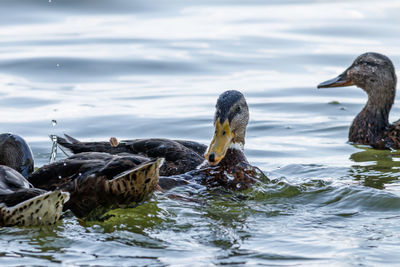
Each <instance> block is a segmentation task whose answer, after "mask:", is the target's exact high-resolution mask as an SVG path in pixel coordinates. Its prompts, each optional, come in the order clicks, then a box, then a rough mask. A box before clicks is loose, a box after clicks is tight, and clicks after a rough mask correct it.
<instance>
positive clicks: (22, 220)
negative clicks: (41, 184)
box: [0, 165, 69, 226]
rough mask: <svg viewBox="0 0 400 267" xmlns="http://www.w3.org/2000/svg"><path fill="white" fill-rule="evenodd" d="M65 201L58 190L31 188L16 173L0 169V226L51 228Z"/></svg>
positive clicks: (2, 167)
mask: <svg viewBox="0 0 400 267" xmlns="http://www.w3.org/2000/svg"><path fill="white" fill-rule="evenodd" d="M68 199H69V193H66V192H61V191H60V190H56V191H52V192H47V191H45V190H42V189H38V188H33V186H32V185H31V184H30V183H29V182H28V181H27V180H26V179H25V178H24V177H23V176H22V175H21V174H20V173H19V172H17V171H16V170H14V169H12V168H10V167H8V166H4V165H0V226H14V225H19V226H32V225H49V224H54V223H55V222H57V221H58V219H59V218H60V216H61V213H62V208H63V204H64V203H65V202H66V201H67V200H68Z"/></svg>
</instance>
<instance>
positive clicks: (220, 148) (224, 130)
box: [204, 119, 234, 166]
mask: <svg viewBox="0 0 400 267" xmlns="http://www.w3.org/2000/svg"><path fill="white" fill-rule="evenodd" d="M233 137H234V134H233V133H232V131H231V127H230V126H229V122H228V119H226V120H225V121H224V122H223V123H222V125H221V123H220V120H219V119H218V120H217V122H216V124H215V134H214V137H213V139H212V141H211V144H210V146H209V147H208V151H207V153H206V154H204V157H205V158H206V160H208V162H209V163H210V165H212V166H214V165H217V164H218V163H219V162H220V161H221V160H222V159H223V158H224V157H225V154H226V151H227V150H228V148H229V145H230V144H231V143H232V140H233Z"/></svg>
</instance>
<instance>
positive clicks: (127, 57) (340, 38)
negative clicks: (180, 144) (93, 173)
mask: <svg viewBox="0 0 400 267" xmlns="http://www.w3.org/2000/svg"><path fill="white" fill-rule="evenodd" d="M0 5H1V8H0V25H1V27H0V114H1V116H0V130H1V132H14V133H17V134H19V135H21V136H23V137H25V138H26V140H27V141H28V142H29V143H30V145H31V146H32V149H33V152H34V156H35V160H36V166H37V167H39V166H41V165H43V164H45V163H47V162H48V159H49V154H50V149H51V141H50V139H49V137H48V135H49V134H53V133H57V134H62V133H68V134H70V135H72V136H74V137H76V138H79V139H82V140H107V139H108V138H109V137H111V136H116V137H117V138H118V139H126V138H142V137H166V138H181V139H189V140H196V141H199V142H203V143H205V144H208V143H209V142H210V139H211V136H212V133H213V128H212V118H213V113H214V105H215V102H216V99H217V97H218V95H219V94H220V93H222V92H223V91H225V90H228V89H237V90H240V91H242V92H243V93H244V95H245V96H246V99H247V102H248V104H249V108H250V123H249V126H248V131H247V138H246V147H245V149H246V154H247V156H248V159H249V161H250V162H251V163H252V164H253V165H256V166H258V167H260V168H261V169H262V170H264V171H265V173H266V174H267V175H268V177H269V178H270V179H271V180H272V183H269V184H260V185H257V186H256V187H254V188H253V189H252V190H249V191H247V192H241V193H232V194H214V193H212V192H208V193H207V192H196V191H193V189H190V188H185V187H182V188H178V189H175V190H174V193H176V194H181V195H187V196H191V197H192V198H197V199H198V200H199V201H198V202H187V201H182V200H173V199H169V198H167V197H166V196H164V195H162V194H157V195H156V196H155V197H154V198H153V199H152V200H151V201H149V202H148V203H146V204H144V205H141V206H139V207H137V208H135V209H126V210H116V211H113V212H112V214H113V215H115V216H114V217H112V218H111V219H110V220H107V221H105V222H82V221H79V220H78V219H77V218H76V217H74V216H73V215H71V214H66V216H65V218H64V219H63V220H62V221H60V222H59V223H58V224H57V225H56V226H55V227H49V228H48V227H44V228H40V227H32V228H18V227H12V228H1V229H0V265H2V266H6V265H46V266H51V265H58V264H60V263H62V264H64V265H104V266H107V265H108V266H113V265H114V266H115V265H124V266H142V265H146V266H165V265H177V266H185V265H194V266H198V265H200V266H201V265H204V266H209V265H246V264H248V265H257V264H259V265H291V266H292V265H296V266H298V265H304V266H321V265H322V264H325V265H328V266H332V265H336V266H349V265H364V266H376V265H392V266H393V265H398V264H400V254H399V243H400V227H399V224H400V182H399V177H400V173H399V171H400V163H399V161H400V152H398V151H377V150H372V149H369V148H367V147H364V146H352V145H350V144H348V143H346V141H347V135H348V130H349V125H350V123H351V121H352V119H353V118H354V116H355V115H356V114H357V113H358V111H360V110H361V108H362V106H363V104H364V103H365V101H366V95H365V94H364V93H363V92H362V91H361V90H360V89H359V88H355V87H346V88H335V89H329V90H328V89H325V90H317V89H316V85H317V84H318V83H319V82H322V81H324V80H327V79H329V78H332V77H334V76H335V75H337V74H339V73H341V72H342V71H343V70H344V69H345V68H347V67H348V66H349V65H350V64H351V63H352V61H353V60H354V58H355V57H356V56H358V55H359V54H361V53H364V52H368V51H375V52H380V53H383V54H386V55H387V56H389V57H390V58H391V59H392V60H393V63H394V65H395V66H396V67H397V68H398V69H400V27H399V23H400V16H399V14H400V2H399V1H366V0H363V1H361V0H360V1H345V0H343V1H311V0H310V1H308V0H302V1H293V0H286V1H285V0H283V1H277V0H271V1H261V0H250V1H225V0H216V1H209V0H206V1H190V0H189V1H177V0H175V1H174V0H172V1H155V0H153V1H123V0H114V1H105V0H97V1H94V0H93V1H89V0H84V1H78V0H51V1H49V0H42V1H33V0H32V1H28V0H26V1H15V0H3V1H1V3H0ZM399 100H400V99H399V98H397V100H396V103H399ZM396 103H395V105H394V108H393V110H392V112H391V116H390V118H391V121H393V120H395V119H398V118H399V117H400V109H399V107H400V104H396ZM53 119H55V120H57V122H58V123H57V125H56V126H55V127H53V126H52V124H51V120H53ZM59 156H60V157H61V156H62V155H61V154H60V155H59Z"/></svg>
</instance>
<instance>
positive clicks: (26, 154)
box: [0, 133, 34, 178]
mask: <svg viewBox="0 0 400 267" xmlns="http://www.w3.org/2000/svg"><path fill="white" fill-rule="evenodd" d="M0 165H4V166H8V167H10V168H13V169H14V170H16V171H18V172H19V173H20V174H22V176H23V177H25V178H27V177H28V175H29V174H30V173H32V172H33V170H34V160H33V154H32V150H31V148H30V147H29V145H28V143H27V142H26V141H25V140H24V139H23V138H22V137H20V136H19V135H16V134H11V133H3V134H0Z"/></svg>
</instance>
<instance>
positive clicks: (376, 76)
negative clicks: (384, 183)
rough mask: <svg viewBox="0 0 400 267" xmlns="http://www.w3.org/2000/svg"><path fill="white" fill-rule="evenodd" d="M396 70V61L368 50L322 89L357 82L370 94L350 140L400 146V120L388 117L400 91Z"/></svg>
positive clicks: (374, 145)
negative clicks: (391, 120)
mask: <svg viewBox="0 0 400 267" xmlns="http://www.w3.org/2000/svg"><path fill="white" fill-rule="evenodd" d="M396 83H397V78H396V73H395V69H394V66H393V63H392V61H391V60H390V59H389V58H388V57H386V56H384V55H381V54H378V53H365V54H362V55H360V56H359V57H357V58H356V60H354V62H353V64H352V65H351V66H350V67H349V68H347V69H346V70H345V71H344V72H343V73H342V74H340V75H339V76H337V77H336V78H333V79H331V80H328V81H325V82H323V83H321V84H319V85H318V88H330V87H344V86H351V85H356V86H357V87H360V88H361V89H363V90H364V91H365V92H366V93H367V95H368V101H367V104H366V105H365V106H364V108H363V109H362V110H361V112H360V113H358V115H357V116H356V117H355V119H354V120H353V123H352V124H351V127H350V132H349V141H350V142H352V143H356V144H364V145H370V146H372V147H374V148H380V149H396V148H400V120H399V121H396V122H394V123H393V124H390V123H389V120H388V117H389V112H390V109H391V108H392V105H393V102H394V98H395V94H396Z"/></svg>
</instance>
